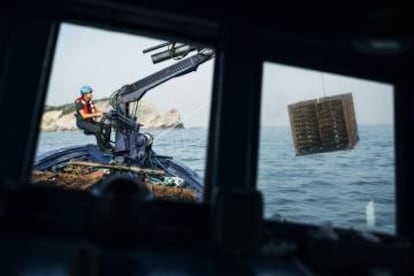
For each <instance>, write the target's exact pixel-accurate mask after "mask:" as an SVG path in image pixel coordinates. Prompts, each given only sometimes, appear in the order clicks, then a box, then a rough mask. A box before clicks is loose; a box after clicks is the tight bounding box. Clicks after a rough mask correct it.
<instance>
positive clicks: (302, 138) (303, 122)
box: [288, 93, 359, 155]
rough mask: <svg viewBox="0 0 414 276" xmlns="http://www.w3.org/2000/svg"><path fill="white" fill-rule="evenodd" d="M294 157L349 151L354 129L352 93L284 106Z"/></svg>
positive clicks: (355, 140) (354, 136) (355, 130)
mask: <svg viewBox="0 0 414 276" xmlns="http://www.w3.org/2000/svg"><path fill="white" fill-rule="evenodd" d="M288 110H289V119H290V125H291V128H292V136H293V142H294V145H295V151H296V155H303V154H312V153H318V152H327V151H335V150H345V149H352V148H353V147H354V146H355V145H356V143H357V142H358V139H359V138H358V128H357V123H356V117H355V110H354V102H353V98H352V93H346V94H341V95H335V96H330V97H323V98H319V99H313V100H307V101H302V102H297V103H294V104H290V105H288Z"/></svg>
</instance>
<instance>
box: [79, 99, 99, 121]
mask: <svg viewBox="0 0 414 276" xmlns="http://www.w3.org/2000/svg"><path fill="white" fill-rule="evenodd" d="M84 106H85V104H84V103H82V102H81V101H78V102H77V103H76V110H77V111H78V112H79V114H80V115H81V117H82V119H91V118H96V117H101V116H102V113H101V112H99V111H97V112H94V113H89V114H87V113H85V111H84V110H83V107H84Z"/></svg>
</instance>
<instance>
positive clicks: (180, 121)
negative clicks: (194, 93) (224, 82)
mask: <svg viewBox="0 0 414 276" xmlns="http://www.w3.org/2000/svg"><path fill="white" fill-rule="evenodd" d="M209 103H210V101H207V102H205V103H203V104H202V105H200V106H199V107H197V108H196V109H194V110H193V111H192V112H190V113H189V114H188V115H187V116H186V117H185V118H184V119H182V120H179V121H178V122H177V123H176V124H174V125H173V126H171V127H170V128H168V129H167V130H166V131H164V132H163V133H161V134H160V135H158V136H157V137H155V138H154V141H155V140H156V139H157V140H158V139H159V138H161V137H163V136H165V135H166V134H167V133H168V132H170V131H171V130H172V129H174V128H175V127H176V126H178V125H179V124H181V123H183V122H184V121H185V120H187V119H189V118H191V117H192V116H193V115H194V114H195V113H197V112H198V111H200V110H201V109H202V108H204V107H205V106H206V105H207V104H209Z"/></svg>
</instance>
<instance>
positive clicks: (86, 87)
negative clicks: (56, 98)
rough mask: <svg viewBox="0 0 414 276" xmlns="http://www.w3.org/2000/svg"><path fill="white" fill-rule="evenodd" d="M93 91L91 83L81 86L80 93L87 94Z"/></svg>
mask: <svg viewBox="0 0 414 276" xmlns="http://www.w3.org/2000/svg"><path fill="white" fill-rule="evenodd" d="M92 91H93V89H92V87H91V86H89V85H84V86H82V87H81V89H80V93H81V95H83V94H86V93H91V92H92Z"/></svg>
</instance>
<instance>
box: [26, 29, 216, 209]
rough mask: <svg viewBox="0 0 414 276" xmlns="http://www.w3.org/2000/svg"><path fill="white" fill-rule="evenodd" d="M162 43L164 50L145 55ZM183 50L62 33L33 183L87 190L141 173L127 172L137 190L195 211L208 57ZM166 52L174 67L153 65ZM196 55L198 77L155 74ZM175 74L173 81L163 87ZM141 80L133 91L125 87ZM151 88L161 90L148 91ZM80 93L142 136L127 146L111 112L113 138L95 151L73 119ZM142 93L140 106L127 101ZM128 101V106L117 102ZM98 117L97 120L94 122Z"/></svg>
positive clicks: (117, 36) (199, 50) (195, 49)
mask: <svg viewBox="0 0 414 276" xmlns="http://www.w3.org/2000/svg"><path fill="white" fill-rule="evenodd" d="M161 44H165V45H164V46H163V47H159V48H157V49H154V50H153V51H144V50H148V49H149V48H152V47H154V46H157V45H158V46H161ZM186 45H187V44H186V43H170V44H168V45H167V43H166V41H163V40H159V39H154V38H149V37H144V36H138V35H131V34H126V33H120V32H114V31H107V30H101V29H95V28H91V27H85V26H80V25H73V24H68V23H64V24H62V25H61V26H60V31H59V36H58V41H57V45H56V51H55V55H54V60H53V66H52V72H51V75H50V80H49V85H48V92H47V98H46V101H45V105H44V113H43V117H42V122H41V126H40V130H41V131H40V134H39V139H38V145H37V152H36V160H35V164H34V169H33V175H32V182H33V183H35V184H38V185H48V186H58V187H61V188H64V189H69V190H79V191H89V190H91V189H93V188H94V187H95V184H96V183H99V182H100V181H102V179H104V178H105V177H107V176H108V175H109V174H113V173H131V171H130V170H129V169H128V167H134V168H138V170H139V169H142V168H144V169H149V171H138V172H137V171H135V172H137V174H138V175H139V177H138V178H139V179H140V181H144V182H145V183H146V184H148V185H151V190H152V191H153V192H154V193H155V191H158V192H157V194H154V196H155V197H156V198H160V199H169V200H177V201H190V202H198V201H199V200H200V199H201V198H202V193H203V182H204V172H205V162H206V148H207V134H208V125H209V118H210V114H209V112H210V98H211V90H212V80H213V63H214V52H213V51H211V50H210V49H208V48H206V47H201V46H200V45H191V47H188V48H186ZM177 48H178V49H179V50H176V49H177ZM183 49H184V50H183ZM174 51H177V52H176V54H175V55H174V57H173V58H167V59H166V60H165V61H162V62H161V61H160V62H155V63H153V57H152V55H154V56H155V57H154V59H155V58H156V57H159V56H162V55H163V54H162V53H161V52H164V56H168V55H169V54H171V53H173V52H174ZM144 52H146V53H144ZM158 54H159V55H158ZM200 54H202V55H204V56H203V61H202V62H200V64H199V66H198V67H197V68H190V67H188V64H186V63H182V64H181V65H180V66H179V68H178V67H175V68H172V69H170V70H169V71H168V72H166V71H163V72H161V70H163V69H164V68H167V67H170V66H173V65H175V64H178V63H180V62H183V61H184V60H185V59H187V58H190V57H193V56H195V55H200ZM185 69H189V70H190V71H191V72H189V73H187V72H183V74H181V75H180V74H178V72H181V71H178V70H184V71H185ZM195 69H197V70H196V71H195ZM174 70H177V72H176V73H177V75H174V77H172V78H170V79H168V80H166V81H165V82H164V78H165V77H166V76H170V75H168V74H171V73H172V71H174ZM150 75H153V76H152V77H151V78H150V77H148V76H150ZM140 80H142V82H140V83H139V85H138V84H137V86H133V85H131V84H134V83H136V82H137V81H140ZM161 80H162V81H161ZM158 81H160V82H162V84H160V85H154V83H156V82H158ZM85 85H88V86H90V87H92V89H93V92H92V95H93V100H94V102H95V106H97V108H98V109H99V111H101V112H103V113H106V114H110V113H111V112H112V111H114V110H116V108H115V106H116V107H117V108H119V110H122V112H123V113H122V114H123V115H124V116H125V115H126V116H127V117H128V118H127V119H129V120H134V119H135V118H136V119H137V123H140V124H142V125H141V126H140V133H141V134H139V135H137V136H134V139H135V140H134V141H135V142H131V140H129V139H128V137H129V136H127V133H131V132H132V130H133V127H130V126H128V124H129V123H125V122H122V120H123V119H122V120H121V119H119V118H120V115H119V110H117V112H118V113H116V114H115V113H112V115H111V116H112V117H108V118H107V120H105V123H106V126H107V129H108V128H109V129H111V131H110V132H106V135H107V136H106V138H104V140H105V141H109V145H107V144H105V145H104V148H105V151H101V150H100V149H99V148H98V147H97V139H96V137H95V135H94V134H93V133H91V131H90V130H87V129H86V130H85V129H79V126H77V125H76V118H75V115H74V114H76V110H75V100H77V99H78V98H79V97H80V96H81V92H80V90H81V87H82V86H85ZM124 85H130V86H124ZM138 86H139V87H138ZM137 87H138V88H137ZM147 87H150V89H149V90H148V91H147V92H146V93H143V94H142V96H140V97H139V103H137V101H136V100H133V101H131V99H133V97H134V96H132V95H137V94H136V91H137V90H138V89H141V90H142V89H144V88H145V89H146V88H147ZM86 89H88V88H86ZM123 89H124V90H123ZM121 90H122V91H121ZM117 91H118V92H119V93H118V94H116V93H117ZM125 91H126V92H125ZM127 94H128V97H129V98H128V97H125V95H127ZM114 95H115V96H114ZM116 95H118V96H116ZM124 101H128V105H125V104H123V102H124ZM111 104H113V105H112V106H111ZM86 108H89V107H86ZM85 112H86V113H88V114H89V113H90V112H92V111H91V110H89V109H88V110H87V111H84V113H85ZM77 116H79V114H77ZM116 116H118V117H116ZM101 118H102V117H97V121H100V120H101ZM111 118H112V119H111ZM116 118H118V119H116ZM129 122H130V121H129ZM108 126H109V127H108ZM135 130H136V129H135ZM108 137H109V138H108ZM121 140H122V141H121ZM85 145H91V146H90V148H85ZM53 152H54V154H53ZM85 153H86V154H85ZM143 155H144V156H145V157H143ZM46 157H48V159H45V158H46ZM82 162H83V163H82ZM85 162H86V163H85ZM111 166H112V167H111ZM193 182H194V183H193Z"/></svg>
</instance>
